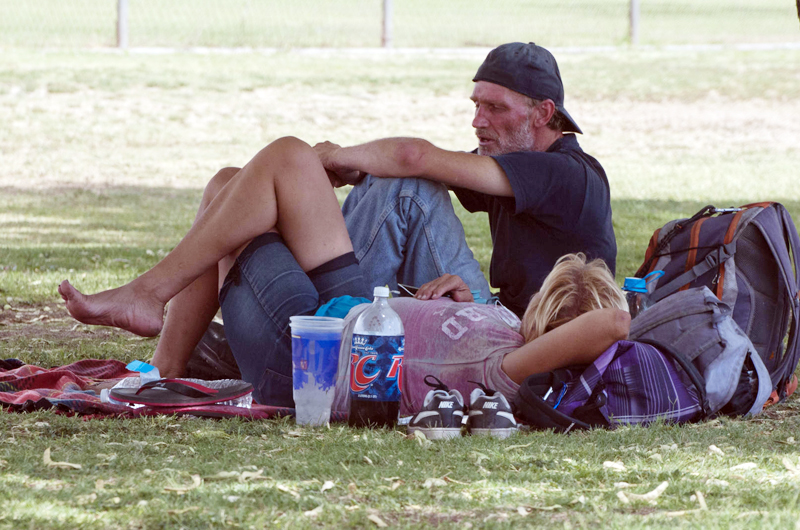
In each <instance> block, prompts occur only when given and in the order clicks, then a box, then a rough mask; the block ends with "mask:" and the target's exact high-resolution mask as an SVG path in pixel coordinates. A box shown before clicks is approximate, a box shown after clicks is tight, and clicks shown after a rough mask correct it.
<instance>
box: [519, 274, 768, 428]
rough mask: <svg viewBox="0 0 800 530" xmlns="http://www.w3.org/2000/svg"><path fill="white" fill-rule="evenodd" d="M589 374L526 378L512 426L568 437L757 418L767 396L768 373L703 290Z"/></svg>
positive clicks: (642, 326)
mask: <svg viewBox="0 0 800 530" xmlns="http://www.w3.org/2000/svg"><path fill="white" fill-rule="evenodd" d="M630 337H631V339H632V340H634V341H636V342H632V341H619V342H616V343H614V344H613V345H612V346H611V347H610V348H609V349H608V350H606V351H605V352H603V353H602V354H600V356H599V357H598V358H597V359H596V360H595V361H594V362H593V363H592V364H591V365H589V366H580V367H571V368H565V369H561V370H555V371H553V372H549V373H543V374H535V375H532V376H530V377H528V378H527V379H526V380H525V381H524V382H523V384H522V385H521V386H520V389H519V392H518V393H517V396H516V397H515V399H514V404H515V406H516V410H515V413H516V414H517V418H518V419H520V420H522V421H523V422H525V423H528V424H530V425H531V426H533V427H535V428H542V429H555V430H557V431H561V432H567V431H569V430H571V429H574V428H579V429H589V428H593V427H606V428H611V427H614V426H617V425H631V424H642V425H647V424H648V423H652V422H653V421H665V422H669V423H684V422H689V421H699V420H702V419H705V418H708V417H710V416H713V415H729V416H741V415H754V414H758V413H759V412H761V410H762V408H763V406H764V403H765V402H766V401H767V399H768V398H769V395H770V392H771V391H772V384H771V381H770V377H769V371H768V370H767V368H766V367H765V366H764V363H763V362H762V361H761V357H760V356H759V355H758V352H757V351H756V349H755V347H754V346H753V343H752V342H751V341H750V339H749V338H748V337H747V335H745V333H744V332H743V331H742V330H741V328H740V327H739V326H738V324H736V322H735V321H734V319H733V315H732V312H731V310H730V308H729V307H728V306H727V305H726V304H724V303H722V302H720V301H719V299H718V298H717V297H716V296H714V294H713V293H712V292H711V291H709V290H708V288H706V287H702V288H693V289H689V290H687V291H682V292H679V293H676V294H674V295H672V296H669V297H667V298H665V299H664V300H662V301H660V302H658V303H656V304H655V305H653V306H652V307H651V308H649V309H648V310H647V311H645V312H644V313H642V314H641V315H639V316H638V317H636V318H635V319H633V321H632V322H631V331H630Z"/></svg>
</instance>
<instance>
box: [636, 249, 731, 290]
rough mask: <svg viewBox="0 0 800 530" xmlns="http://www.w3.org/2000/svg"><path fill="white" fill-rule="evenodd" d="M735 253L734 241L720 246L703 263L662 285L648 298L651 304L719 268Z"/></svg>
mask: <svg viewBox="0 0 800 530" xmlns="http://www.w3.org/2000/svg"><path fill="white" fill-rule="evenodd" d="M735 252H736V240H733V241H731V242H730V243H727V244H725V245H720V246H719V247H718V248H717V251H716V252H709V253H708V255H707V256H706V257H705V259H704V260H703V261H701V262H700V263H698V264H697V265H695V266H694V267H692V268H691V269H689V270H688V271H686V272H684V273H683V274H681V275H680V276H678V277H677V278H673V279H672V281H671V282H669V283H667V284H666V285H662V286H661V287H659V288H657V289H656V290H655V291H653V292H652V293H651V294H650V295H649V296H648V298H649V299H650V301H651V302H652V303H655V302H658V301H659V300H661V299H663V298H665V297H667V296H669V295H671V294H672V293H674V292H675V291H678V290H679V289H680V288H681V287H683V286H684V285H688V284H689V283H691V282H693V281H694V280H696V279H697V278H699V277H700V276H702V275H703V274H705V273H707V272H708V271H710V270H711V269H713V268H714V267H719V266H720V265H722V264H723V263H725V262H726V261H728V260H729V259H731V258H732V257H733V254H734V253H735Z"/></svg>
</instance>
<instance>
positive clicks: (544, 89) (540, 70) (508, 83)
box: [472, 42, 583, 134]
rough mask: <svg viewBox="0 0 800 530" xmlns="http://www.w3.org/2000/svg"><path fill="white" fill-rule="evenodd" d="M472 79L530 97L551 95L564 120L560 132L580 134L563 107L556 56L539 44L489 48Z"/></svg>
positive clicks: (546, 97)
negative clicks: (562, 129) (565, 123)
mask: <svg viewBox="0 0 800 530" xmlns="http://www.w3.org/2000/svg"><path fill="white" fill-rule="evenodd" d="M472 80H473V81H488V82H489V83H494V84H496V85H500V86H503V87H506V88H508V89H510V90H513V91H514V92H519V93H520V94H522V95H525V96H528V97H529V98H533V99H538V100H545V99H551V100H553V103H555V105H556V110H557V111H558V112H560V113H561V114H563V115H564V118H566V120H567V126H566V127H565V128H564V132H577V133H581V134H583V131H581V128H580V127H578V124H577V123H575V120H573V119H572V116H570V115H569V112H567V109H565V108H564V84H563V83H562V82H561V73H560V72H559V71H558V64H556V58H555V57H553V54H552V53H550V52H549V51H547V50H546V49H544V48H542V47H541V46H537V45H536V44H534V43H532V42H529V43H528V44H525V43H522V42H510V43H508V44H503V45H502V46H498V47H497V48H495V49H494V50H492V51H490V52H489V55H487V56H486V60H485V61H483V64H482V65H481V66H480V68H478V73H477V74H475V77H474V78H473V79H472Z"/></svg>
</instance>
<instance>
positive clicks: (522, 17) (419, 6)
mask: <svg viewBox="0 0 800 530" xmlns="http://www.w3.org/2000/svg"><path fill="white" fill-rule="evenodd" d="M629 3H630V2H629V0H573V1H570V2H562V1H559V0H537V1H532V0H526V1H521V0H495V1H494V2H492V3H491V4H486V3H485V2H480V1H478V0H460V1H458V2H455V1H446V2H426V1H423V0H403V1H396V2H394V3H393V5H394V7H393V13H394V15H393V37H394V45H395V46H397V47H462V46H479V47H491V46H495V45H497V44H499V43H501V42H507V41H514V40H519V41H531V40H535V41H536V42H538V43H540V44H543V45H546V46H597V45H604V46H608V45H619V44H624V43H626V42H627V41H628V8H629ZM0 12H2V13H3V17H2V18H0V46H22V47H40V46H55V47H110V46H114V45H116V33H115V30H116V2H112V1H110V0H71V1H70V2H63V1H59V0H26V1H25V2H17V1H14V0H0ZM381 17H382V11H381V2H380V1H379V0H338V1H336V2H333V1H328V0H294V1H292V2H281V1H278V0H227V1H225V2H222V1H220V0H173V1H171V2H163V1H158V0H132V1H131V2H130V8H129V28H130V29H129V31H130V45H131V46H175V47H185V46H223V47H243V46H245V47H274V48H291V47H309V46H310V47H377V46H380V39H381V24H382V21H381ZM65 22H66V23H65ZM798 39H799V35H798V21H797V13H796V10H795V8H794V5H792V3H791V2H790V1H785V0H736V1H731V0H705V1H703V2H696V1H690V0H680V1H675V0H643V1H642V2H641V28H640V43H642V44H654V45H664V44H698V43H705V44H708V43H722V44H732V43H741V42H786V41H789V42H797V41H798Z"/></svg>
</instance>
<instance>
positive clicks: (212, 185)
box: [152, 167, 239, 377]
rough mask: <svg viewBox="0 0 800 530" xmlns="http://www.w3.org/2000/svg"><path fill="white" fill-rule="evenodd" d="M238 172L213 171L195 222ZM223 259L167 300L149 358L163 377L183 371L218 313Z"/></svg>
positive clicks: (233, 170) (181, 373)
mask: <svg viewBox="0 0 800 530" xmlns="http://www.w3.org/2000/svg"><path fill="white" fill-rule="evenodd" d="M238 172H239V168H238V167H227V168H224V169H222V170H220V171H219V172H218V173H217V174H216V175H214V178H212V179H211V181H210V182H209V183H208V185H206V189H205V191H204V193H203V200H202V201H201V202H200V207H199V209H198V210H197V216H196V218H195V223H196V222H197V220H198V219H199V218H200V216H201V215H202V214H203V212H204V211H205V210H206V208H208V205H209V204H210V203H211V201H212V200H214V198H215V197H216V196H217V195H218V194H219V192H220V190H221V189H222V188H223V187H224V186H225V185H226V184H227V183H228V182H229V181H230V180H231V179H232V178H233V177H235V176H236V174H237V173H238ZM225 261H227V260H225V259H223V260H222V261H220V264H219V265H218V266H216V267H211V268H210V269H208V270H207V271H206V272H204V273H203V274H202V275H201V276H200V277H199V278H197V279H196V280H195V281H193V282H192V283H191V284H190V285H189V286H188V287H186V288H185V289H184V290H183V291H181V292H179V293H178V294H177V295H175V297H173V298H172V300H170V302H169V308H168V309H167V317H166V319H165V321H164V329H163V330H162V331H161V337H160V338H159V339H158V346H156V351H155V353H154V354H153V361H152V362H153V365H155V366H156V367H158V370H159V372H160V374H161V376H162V377H180V376H181V375H183V371H184V369H185V368H186V363H187V362H189V357H191V355H192V352H193V351H194V348H195V346H197V343H198V342H199V341H200V339H201V338H202V337H203V333H205V331H206V329H207V328H208V325H209V323H211V320H212V319H213V318H214V315H215V314H216V313H217V310H218V309H219V296H218V292H219V290H218V286H219V277H220V276H224V274H227V269H228V268H229V267H226V270H225V271H224V272H222V271H220V270H219V269H220V268H221V267H223V266H224V265H223V263H224V262H225Z"/></svg>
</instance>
